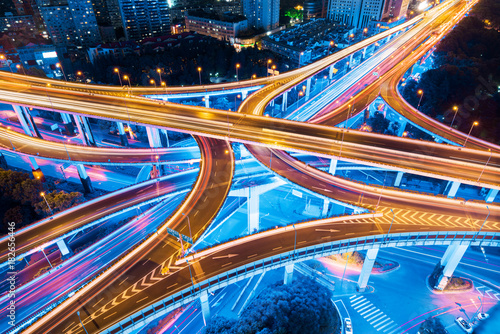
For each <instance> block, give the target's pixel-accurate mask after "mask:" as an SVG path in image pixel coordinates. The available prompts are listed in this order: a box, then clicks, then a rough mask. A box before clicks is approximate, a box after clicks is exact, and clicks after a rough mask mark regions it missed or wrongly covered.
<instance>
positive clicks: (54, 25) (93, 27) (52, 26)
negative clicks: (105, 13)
mask: <svg viewBox="0 0 500 334" xmlns="http://www.w3.org/2000/svg"><path fill="white" fill-rule="evenodd" d="M38 7H39V8H40V13H41V15H42V18H43V21H44V22H45V26H46V27H47V32H48V33H49V36H50V38H51V39H52V42H53V43H54V44H56V45H65V46H69V45H74V46H90V45H95V44H98V43H99V42H100V41H101V37H100V34H99V28H98V26H97V21H96V18H95V14H94V9H93V7H92V2H91V1H90V0H38Z"/></svg>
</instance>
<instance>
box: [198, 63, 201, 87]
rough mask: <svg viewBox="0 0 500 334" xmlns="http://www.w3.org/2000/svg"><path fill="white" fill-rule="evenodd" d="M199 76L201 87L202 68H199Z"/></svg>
mask: <svg viewBox="0 0 500 334" xmlns="http://www.w3.org/2000/svg"><path fill="white" fill-rule="evenodd" d="M198 76H199V77H200V86H201V67H198Z"/></svg>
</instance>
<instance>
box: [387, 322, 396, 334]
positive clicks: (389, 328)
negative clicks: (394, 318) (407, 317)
mask: <svg viewBox="0 0 500 334" xmlns="http://www.w3.org/2000/svg"><path fill="white" fill-rule="evenodd" d="M396 327H398V324H397V323H393V324H392V325H391V326H389V327H387V328H386V329H384V333H387V332H388V331H391V330H394V329H395V328H396Z"/></svg>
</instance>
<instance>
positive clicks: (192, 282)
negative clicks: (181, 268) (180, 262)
mask: <svg viewBox="0 0 500 334" xmlns="http://www.w3.org/2000/svg"><path fill="white" fill-rule="evenodd" d="M186 262H187V264H188V267H189V276H191V284H192V285H193V286H194V281H193V274H191V265H190V264H189V260H188V259H186Z"/></svg>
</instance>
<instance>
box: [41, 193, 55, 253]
mask: <svg viewBox="0 0 500 334" xmlns="http://www.w3.org/2000/svg"><path fill="white" fill-rule="evenodd" d="M40 196H42V197H43V199H44V200H45V203H47V206H48V207H49V210H50V214H51V215H53V214H54V212H53V211H52V208H51V207H50V205H49V202H48V201H47V198H46V197H45V193H44V192H43V191H42V192H41V193H40ZM49 263H50V262H49Z"/></svg>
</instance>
